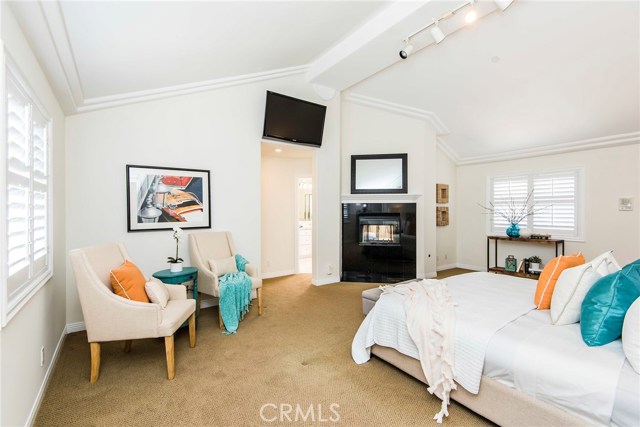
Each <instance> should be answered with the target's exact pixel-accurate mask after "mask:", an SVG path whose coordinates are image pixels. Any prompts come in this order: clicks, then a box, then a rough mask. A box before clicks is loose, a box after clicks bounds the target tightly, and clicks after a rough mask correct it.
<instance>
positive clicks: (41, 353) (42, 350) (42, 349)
mask: <svg viewBox="0 0 640 427" xmlns="http://www.w3.org/2000/svg"><path fill="white" fill-rule="evenodd" d="M40 366H44V346H42V347H40Z"/></svg>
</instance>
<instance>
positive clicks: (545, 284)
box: [533, 252, 584, 310]
mask: <svg viewBox="0 0 640 427" xmlns="http://www.w3.org/2000/svg"><path fill="white" fill-rule="evenodd" d="M582 264H584V255H582V252H578V253H577V254H572V255H567V256H564V255H561V256H559V257H556V258H554V259H552V260H551V261H549V262H548V263H547V265H545V266H544V270H542V273H540V278H539V279H538V287H537V288H536V296H535V299H534V300H533V303H534V304H535V305H536V306H537V307H538V310H548V309H549V308H551V297H552V295H553V289H554V288H555V287H556V282H557V281H558V277H560V273H562V271H563V270H564V269H566V268H571V267H577V266H579V265H582Z"/></svg>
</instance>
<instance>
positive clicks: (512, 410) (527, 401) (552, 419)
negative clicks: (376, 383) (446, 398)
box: [362, 288, 586, 427]
mask: <svg viewBox="0 0 640 427" xmlns="http://www.w3.org/2000/svg"><path fill="white" fill-rule="evenodd" d="M381 293H382V291H381V290H380V289H378V288H374V289H368V290H366V291H364V292H362V311H363V312H364V314H365V315H366V314H367V313H368V312H369V311H370V310H371V309H372V308H373V306H374V305H375V304H376V302H377V301H378V299H379V298H380V294H381ZM371 353H372V354H374V355H376V356H377V357H379V358H380V359H382V360H384V361H385V362H388V363H390V364H392V365H393V366H395V367H397V368H398V369H400V370H402V371H404V372H406V373H407V374H409V375H411V376H412V377H414V378H416V379H418V380H420V381H422V382H423V383H425V384H427V379H426V378H425V376H424V373H423V372H422V367H421V366H420V361H419V360H417V359H414V358H413V357H409V356H406V355H404V354H402V353H400V352H398V351H396V350H395V349H393V348H390V347H383V346H380V345H374V346H373V347H371ZM425 391H426V390H425ZM451 398H452V399H453V400H455V401H456V402H458V403H460V404H462V405H464V406H466V407H467V408H469V409H471V410H472V411H474V412H475V413H477V414H480V415H482V416H483V417H485V418H487V419H488V420H491V421H493V422H494V423H496V424H498V425H500V426H514V427H516V426H517V427H522V426H580V425H584V424H585V423H586V422H585V420H584V419H582V418H580V417H578V416H576V415H573V414H571V413H569V412H567V411H565V410H563V409H560V408H557V407H555V406H553V405H551V404H549V403H546V402H543V401H541V400H538V399H536V398H534V397H531V396H529V395H527V394H525V393H523V392H521V391H518V390H516V389H513V388H511V387H508V386H506V385H504V384H501V383H499V382H498V381H496V380H493V379H491V378H489V377H486V376H484V375H483V376H482V380H481V382H480V393H478V394H472V393H469V392H468V391H467V390H465V389H464V388H462V387H458V389H457V390H455V391H453V392H452V393H451ZM449 416H451V417H455V412H454V413H450V415H449Z"/></svg>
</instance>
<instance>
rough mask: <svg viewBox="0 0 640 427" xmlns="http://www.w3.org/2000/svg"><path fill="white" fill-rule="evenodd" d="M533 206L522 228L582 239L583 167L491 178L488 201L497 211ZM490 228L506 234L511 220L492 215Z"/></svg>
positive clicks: (555, 235) (554, 235)
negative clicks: (581, 168)
mask: <svg viewBox="0 0 640 427" xmlns="http://www.w3.org/2000/svg"><path fill="white" fill-rule="evenodd" d="M528 197H529V199H528V204H527V205H526V207H528V208H529V209H530V208H532V207H534V208H535V209H534V211H535V212H534V213H533V215H530V216H528V217H526V218H525V219H523V220H522V221H521V222H520V228H521V229H524V228H528V229H529V230H531V231H532V232H534V233H548V234H551V235H552V236H553V237H559V238H564V239H575V240H580V239H582V231H581V226H582V224H581V216H580V170H579V169H571V170H563V171H550V172H538V173H529V174H518V175H513V176H496V177H492V178H491V179H490V191H489V203H490V204H492V205H493V207H494V211H498V210H502V211H505V210H507V209H509V208H510V207H511V208H512V209H518V208H521V207H524V206H525V202H527V198H528ZM489 223H490V231H491V232H492V233H503V232H504V231H505V229H506V228H507V227H508V226H509V222H508V221H507V220H505V219H504V218H502V217H501V216H499V215H491V219H490V221H489Z"/></svg>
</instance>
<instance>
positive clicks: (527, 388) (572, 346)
mask: <svg viewBox="0 0 640 427" xmlns="http://www.w3.org/2000/svg"><path fill="white" fill-rule="evenodd" d="M515 353H516V354H515V358H514V362H515V363H514V371H513V377H514V383H515V386H516V388H518V389H519V390H522V391H524V392H525V393H527V394H530V395H532V396H535V397H536V398H538V399H541V400H544V401H547V402H550V403H553V404H556V405H560V406H564V407H568V408H571V409H572V410H573V411H574V412H577V413H578V414H580V415H582V416H585V417H588V418H589V419H591V420H596V421H597V422H598V423H601V424H603V425H609V423H610V421H611V413H612V412H613V404H614V399H615V396H616V387H617V385H618V377H619V376H620V370H621V369H622V365H623V364H624V359H625V356H624V352H623V351H622V343H621V341H620V340H616V341H614V342H612V343H610V344H607V345H605V346H600V347H588V346H587V345H585V344H584V343H583V342H582V337H581V334H580V325H579V324H573V325H566V326H559V325H551V324H547V325H539V326H538V327H537V328H535V329H534V330H533V331H532V332H531V334H529V335H528V336H527V337H526V338H525V339H524V340H523V341H521V342H520V344H519V345H518V346H517V348H516V351H515ZM639 421H640V420H639Z"/></svg>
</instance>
